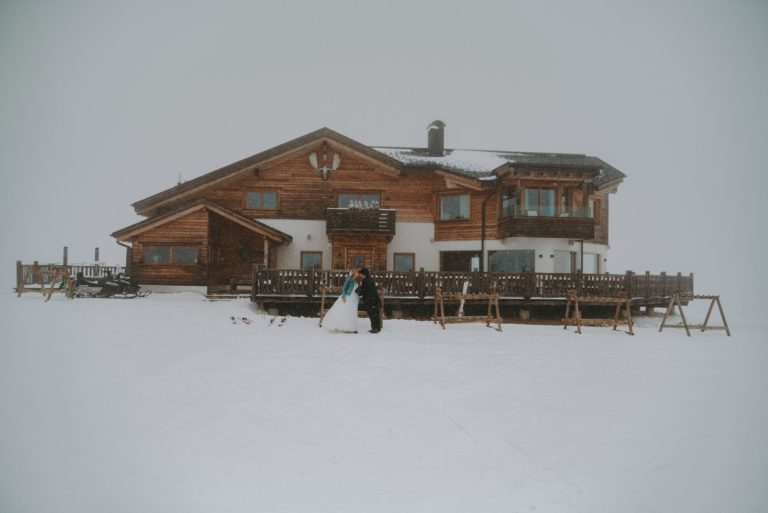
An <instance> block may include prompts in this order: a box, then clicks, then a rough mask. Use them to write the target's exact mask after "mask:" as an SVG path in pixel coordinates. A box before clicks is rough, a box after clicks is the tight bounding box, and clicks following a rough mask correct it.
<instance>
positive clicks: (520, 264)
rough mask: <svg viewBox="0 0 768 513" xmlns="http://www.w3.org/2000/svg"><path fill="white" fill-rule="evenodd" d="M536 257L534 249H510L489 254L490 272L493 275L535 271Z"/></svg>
mask: <svg viewBox="0 0 768 513" xmlns="http://www.w3.org/2000/svg"><path fill="white" fill-rule="evenodd" d="M535 265H536V255H535V252H534V251H533V250H532V249H510V250H501V251H489V252H488V270H489V271H490V272H492V273H521V272H523V271H533V269H534V266H535Z"/></svg>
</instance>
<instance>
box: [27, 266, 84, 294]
mask: <svg viewBox="0 0 768 513" xmlns="http://www.w3.org/2000/svg"><path fill="white" fill-rule="evenodd" d="M30 277H32V278H33V282H32V285H37V286H36V287H28V286H27V281H28V280H29V278H30ZM46 278H47V280H46ZM59 280H60V283H61V286H60V287H58V288H57V287H56V283H57V282H58V281H59ZM46 281H48V282H49V283H50V284H51V286H50V287H48V288H46V287H45V283H46ZM24 292H40V293H42V295H43V296H44V297H45V301H49V300H50V299H51V296H52V295H53V293H54V292H64V295H65V297H66V298H67V299H72V298H74V297H75V287H74V282H73V281H72V277H71V276H70V275H69V269H68V268H66V267H54V268H52V269H41V268H40V267H38V266H32V267H30V268H29V269H27V271H26V272H25V273H24V279H23V280H22V281H21V286H20V287H19V288H17V289H16V297H21V294H22V293H24Z"/></svg>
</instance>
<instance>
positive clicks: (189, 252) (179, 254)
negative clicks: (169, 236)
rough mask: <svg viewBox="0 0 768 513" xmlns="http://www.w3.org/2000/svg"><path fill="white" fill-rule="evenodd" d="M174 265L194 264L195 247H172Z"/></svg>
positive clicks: (195, 260) (195, 259)
mask: <svg viewBox="0 0 768 513" xmlns="http://www.w3.org/2000/svg"><path fill="white" fill-rule="evenodd" d="M173 263H174V264H196V263H197V247H196V246H173Z"/></svg>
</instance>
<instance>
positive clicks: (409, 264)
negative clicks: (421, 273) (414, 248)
mask: <svg viewBox="0 0 768 513" xmlns="http://www.w3.org/2000/svg"><path fill="white" fill-rule="evenodd" d="M415 268H416V253H395V271H405V272H411V271H413V270H414V269H415Z"/></svg>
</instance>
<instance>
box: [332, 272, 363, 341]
mask: <svg viewBox="0 0 768 513" xmlns="http://www.w3.org/2000/svg"><path fill="white" fill-rule="evenodd" d="M357 280H358V277H357V271H350V273H349V276H347V279H346V280H344V286H343V287H342V288H341V295H340V296H339V299H337V300H336V302H335V303H334V304H333V306H332V307H331V309H330V310H328V313H326V314H325V318H324V319H323V324H324V327H325V329H327V330H329V331H333V332H342V333H357V303H358V302H359V300H360V298H359V297H358V295H357V292H355V286H356V285H357Z"/></svg>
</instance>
